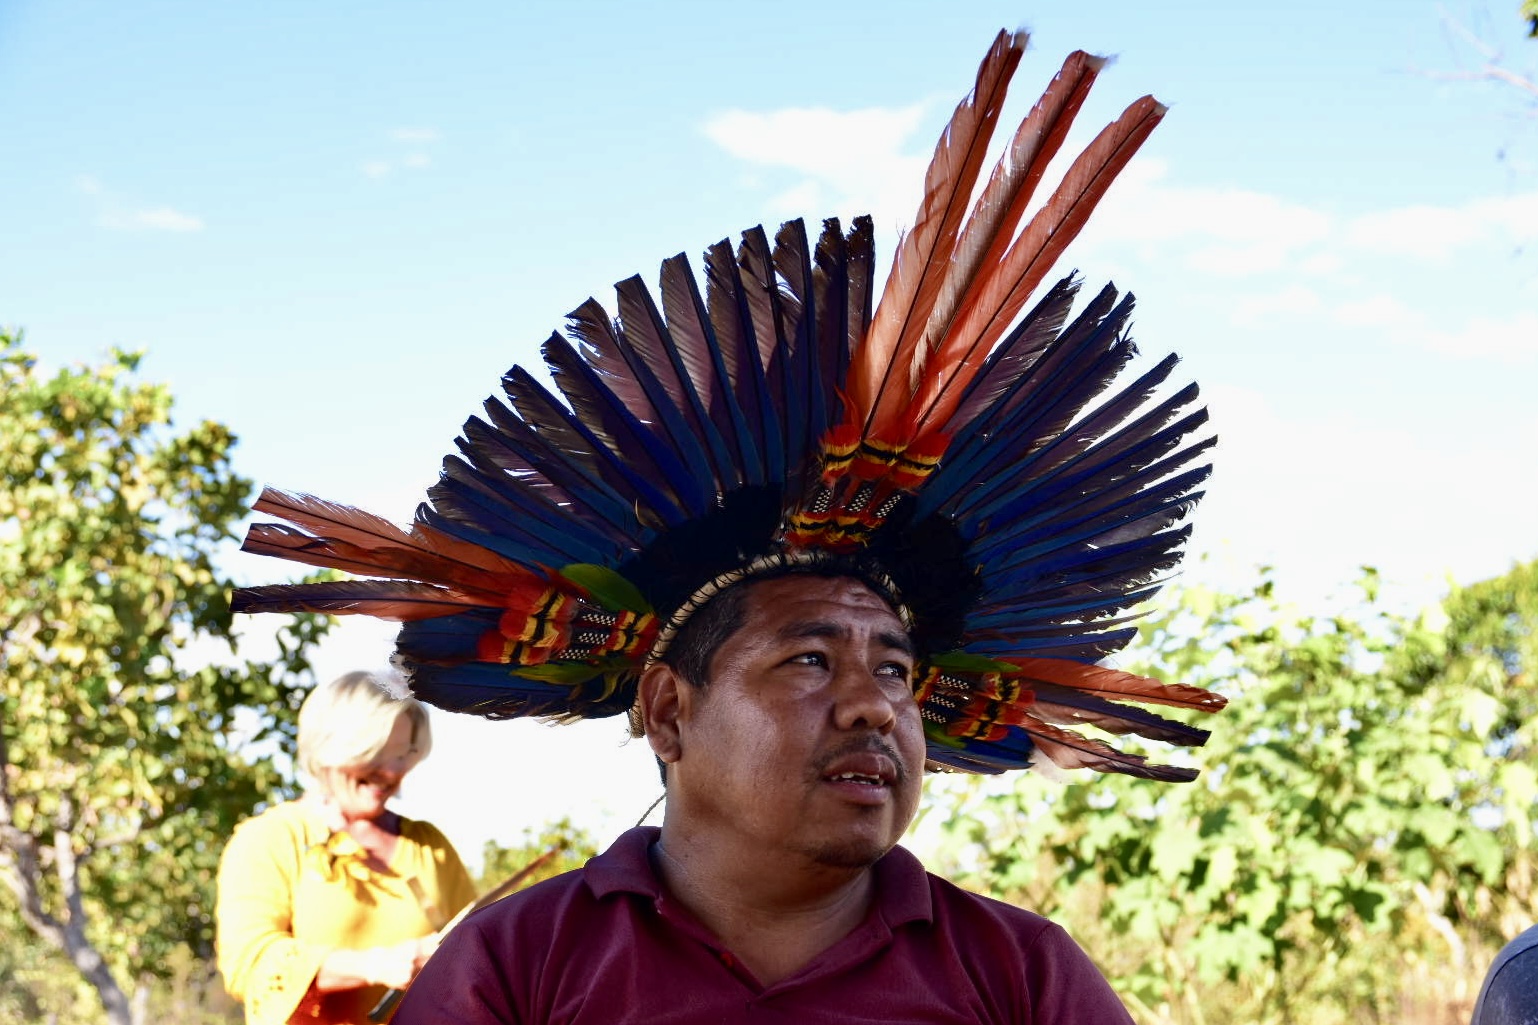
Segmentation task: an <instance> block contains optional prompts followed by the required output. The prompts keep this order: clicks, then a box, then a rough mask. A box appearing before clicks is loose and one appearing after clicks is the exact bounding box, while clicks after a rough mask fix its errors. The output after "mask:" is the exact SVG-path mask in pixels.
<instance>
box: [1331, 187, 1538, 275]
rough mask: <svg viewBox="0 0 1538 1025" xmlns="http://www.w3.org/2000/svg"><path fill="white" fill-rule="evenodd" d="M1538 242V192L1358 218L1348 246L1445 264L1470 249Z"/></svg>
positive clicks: (1348, 234) (1351, 228)
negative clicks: (1536, 240)
mask: <svg viewBox="0 0 1538 1025" xmlns="http://www.w3.org/2000/svg"><path fill="white" fill-rule="evenodd" d="M1535 238H1538V192H1526V193H1518V194H1517V195H1513V196H1490V197H1485V198H1481V199H1475V200H1471V201H1470V202H1468V203H1464V204H1462V205H1460V206H1432V205H1428V204H1418V205H1415V206H1407V207H1399V208H1397V209H1393V210H1380V211H1375V212H1373V213H1369V214H1363V215H1362V216H1360V217H1356V218H1354V219H1353V220H1352V221H1351V222H1350V223H1349V224H1348V225H1347V227H1346V232H1345V241H1346V243H1347V244H1348V245H1350V246H1352V247H1354V248H1357V249H1361V250H1364V251H1367V252H1372V253H1383V254H1388V255H1393V256H1410V257H1414V258H1416V259H1420V260H1426V261H1431V262H1437V263H1445V262H1447V261H1449V260H1451V259H1452V258H1453V257H1454V256H1455V255H1456V254H1457V253H1458V251H1459V250H1462V249H1466V248H1468V247H1470V246H1475V245H1479V246H1490V245H1498V246H1517V245H1521V244H1522V243H1524V242H1529V241H1532V240H1533V239H1535Z"/></svg>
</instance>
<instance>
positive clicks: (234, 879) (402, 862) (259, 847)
mask: <svg viewBox="0 0 1538 1025" xmlns="http://www.w3.org/2000/svg"><path fill="white" fill-rule="evenodd" d="M474 899H475V885H474V883H472V882H471V881H470V874H469V873H468V872H466V871H465V866H464V864H463V863H462V862H461V861H460V860H459V855H458V854H457V853H455V851H454V848H453V847H452V846H451V845H450V844H449V842H448V840H447V839H445V838H444V836H443V834H442V833H440V832H439V831H438V829H437V827H435V826H433V825H432V824H430V823H427V822H418V821H415V820H413V819H407V818H403V819H401V823H400V840H399V842H398V843H397V844H396V845H395V855H394V857H393V858H391V860H390V865H389V871H388V872H380V871H376V870H375V869H373V868H371V867H369V865H368V862H367V857H366V854H365V852H364V851H363V848H362V847H361V846H359V844H358V843H357V841H356V840H354V839H353V838H352V837H351V836H350V835H349V834H347V833H345V832H332V831H331V830H330V829H329V828H328V827H327V826H326V824H325V823H324V822H323V821H322V819H321V817H320V815H319V814H318V813H317V811H316V810H315V809H314V808H313V807H312V806H310V805H308V804H306V803H304V802H302V801H290V802H288V803H286V804H280V805H278V806H277V807H274V808H270V809H268V810H267V811H265V812H263V813H262V814H260V815H257V816H256V817H254V818H251V819H248V820H246V821H245V822H243V823H241V824H240V825H239V826H237V827H236V829H235V834H234V835H233V836H232V837H231V838H230V842H229V844H228V846H226V848H225V850H224V856H223V858H222V859H221V861H220V863H219V901H218V906H217V908H216V909H215V918H216V920H217V928H218V955H219V971H220V972H221V973H222V974H223V975H224V984H225V988H226V989H228V990H229V991H230V995H231V996H233V997H235V998H236V999H237V1000H240V1001H242V1002H244V1004H245V1007H246V1021H247V1022H249V1023H250V1025H282V1023H284V1022H287V1021H288V1020H289V1018H290V1017H291V1016H293V1015H294V1013H295V1011H301V1012H302V1013H301V1014H300V1015H299V1017H298V1019H297V1020H300V1021H303V1020H306V1019H309V1020H313V1021H316V1022H317V1023H319V1022H328V1023H333V1022H334V1023H341V1022H353V1021H356V1022H357V1023H358V1025H366V1022H367V1017H366V1016H367V1012H368V1009H369V1008H371V1007H372V1006H373V1005H374V1004H375V1003H376V1002H377V1001H378V1000H379V998H380V997H381V996H382V995H383V994H384V987H382V986H370V987H367V988H365V989H361V990H349V991H345V992H344V993H338V994H326V995H324V996H322V997H318V996H317V995H315V994H309V989H310V983H311V982H313V981H314V979H315V972H316V970H317V969H318V968H319V967H320V963H321V961H322V960H323V959H324V958H325V956H326V954H328V953H330V952H331V951H333V950H359V949H364V948H367V947H382V946H388V945H390V944H394V943H400V942H402V941H404V940H409V939H414V938H416V937H418V936H426V935H427V934H428V933H431V932H434V931H436V930H438V929H440V928H442V927H443V926H444V925H445V924H446V923H447V922H448V920H449V919H450V918H452V917H453V916H454V915H455V913H456V912H458V911H459V909H460V908H462V907H464V906H465V905H466V904H469V903H470V902H471V901H472V900H474ZM307 994H309V998H308V999H306V995H307Z"/></svg>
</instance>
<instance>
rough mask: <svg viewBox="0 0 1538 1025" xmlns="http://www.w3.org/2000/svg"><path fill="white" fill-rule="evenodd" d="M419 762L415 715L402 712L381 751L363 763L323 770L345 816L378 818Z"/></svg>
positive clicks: (324, 780) (324, 781) (324, 782)
mask: <svg viewBox="0 0 1538 1025" xmlns="http://www.w3.org/2000/svg"><path fill="white" fill-rule="evenodd" d="M416 763H417V746H416V737H415V735H414V732H413V730H412V724H411V719H410V718H409V717H408V716H405V715H399V716H396V718H395V725H394V727H393V728H392V729H391V730H390V738H389V739H388V740H387V741H385V746H384V748H383V749H382V750H381V751H380V752H379V754H377V755H375V756H374V758H373V759H372V760H370V761H368V762H365V763H364V764H362V765H350V766H346V767H341V768H328V769H324V770H322V772H321V784H322V785H323V786H325V788H326V792H327V793H328V794H329V795H330V796H331V799H332V800H333V801H335V802H336V805H337V807H338V808H339V809H340V810H341V812H342V818H343V819H345V820H347V821H349V822H351V821H353V820H356V819H371V820H372V819H377V818H379V817H380V816H381V815H383V814H384V813H385V804H386V803H387V802H388V801H389V800H390V798H392V797H394V796H395V795H396V793H397V792H398V791H399V790H400V788H401V780H403V779H405V778H406V773H408V772H410V771H411V769H412V767H413V766H415V765H416Z"/></svg>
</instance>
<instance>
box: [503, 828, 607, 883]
mask: <svg viewBox="0 0 1538 1025" xmlns="http://www.w3.org/2000/svg"><path fill="white" fill-rule="evenodd" d="M549 851H555V852H556V853H555V855H554V856H553V857H552V858H550V860H549V861H547V862H545V863H544V864H543V865H541V866H540V867H539V868H537V869H535V870H534V871H533V872H531V873H529V876H528V878H527V879H526V880H524V883H523V885H524V886H533V885H534V884H535V883H537V882H540V881H542V880H545V879H549V878H550V877H551V876H558V875H560V874H561V873H562V872H569V871H571V870H572V869H574V868H581V867H582V866H583V865H584V864H586V863H587V859H588V858H591V857H592V856H593V855H595V854H597V853H598V847H597V845H596V844H595V843H594V842H593V838H592V836H590V835H589V834H588V832H587V830H585V829H583V828H581V827H580V826H575V825H573V824H572V822H571V820H570V819H561V820H560V821H559V822H553V823H550V824H549V825H547V826H545V827H543V828H542V829H540V830H539V831H537V832H536V831H535V830H533V829H530V830H528V831H527V832H525V834H524V837H523V842H522V843H519V844H517V845H516V846H513V847H503V846H502V845H501V844H499V843H497V842H496V841H495V840H488V841H486V846H485V847H484V848H483V851H482V856H483V860H482V866H481V877H480V879H479V880H478V881H477V882H476V886H477V888H478V889H479V890H480V892H481V893H487V892H489V891H491V890H492V889H493V888H495V887H496V886H498V885H500V884H501V883H502V882H503V881H504V880H506V879H509V878H511V877H512V876H513V875H515V874H516V873H517V872H518V871H519V870H521V869H522V868H523V867H524V866H525V865H529V864H532V863H533V862H534V861H535V860H536V859H538V858H540V857H541V856H543V855H544V854H546V853H547V852H549Z"/></svg>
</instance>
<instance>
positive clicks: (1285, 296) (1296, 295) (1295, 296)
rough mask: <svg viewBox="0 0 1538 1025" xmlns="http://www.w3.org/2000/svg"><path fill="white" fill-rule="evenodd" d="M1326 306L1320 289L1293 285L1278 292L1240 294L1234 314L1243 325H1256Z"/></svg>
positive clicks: (1310, 311)
mask: <svg viewBox="0 0 1538 1025" xmlns="http://www.w3.org/2000/svg"><path fill="white" fill-rule="evenodd" d="M1322 306H1323V301H1322V300H1321V299H1320V298H1319V293H1318V292H1316V291H1314V290H1313V289H1312V288H1307V287H1305V286H1303V285H1289V286H1287V287H1286V288H1282V289H1279V290H1277V291H1274V292H1263V293H1259V294H1255V295H1243V296H1239V297H1237V298H1236V299H1234V304H1233V310H1232V312H1231V314H1230V316H1231V317H1232V319H1233V322H1234V324H1235V325H1237V326H1239V327H1255V326H1258V325H1260V324H1264V323H1266V322H1268V321H1271V320H1276V319H1279V318H1283V317H1297V316H1302V315H1306V314H1312V313H1316V312H1318V310H1319V309H1320V308H1321V307H1322Z"/></svg>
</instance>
